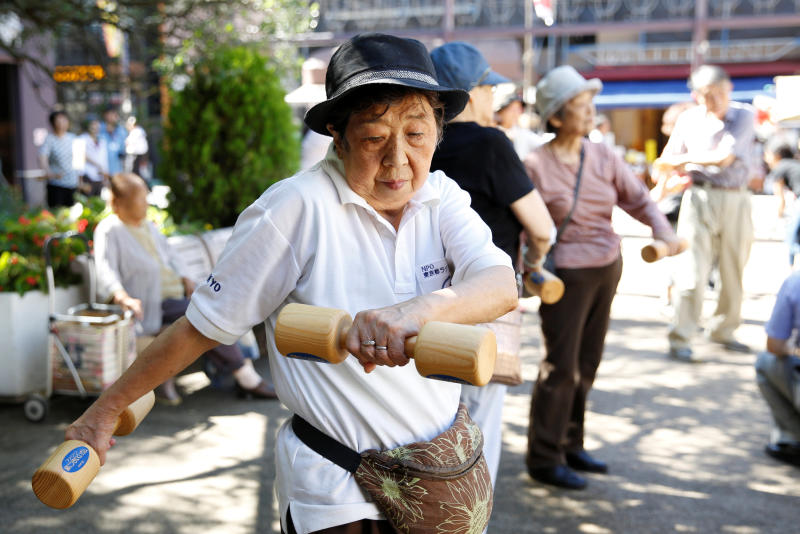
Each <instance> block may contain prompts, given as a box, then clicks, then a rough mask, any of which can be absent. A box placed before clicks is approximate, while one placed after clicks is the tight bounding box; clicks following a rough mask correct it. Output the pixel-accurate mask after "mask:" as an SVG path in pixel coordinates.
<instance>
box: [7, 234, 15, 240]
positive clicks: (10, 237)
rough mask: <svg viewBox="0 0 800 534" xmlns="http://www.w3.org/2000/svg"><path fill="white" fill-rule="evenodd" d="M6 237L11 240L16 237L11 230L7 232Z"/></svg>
mask: <svg viewBox="0 0 800 534" xmlns="http://www.w3.org/2000/svg"><path fill="white" fill-rule="evenodd" d="M6 239H8V240H9V241H11V240H12V239H14V234H12V233H11V232H8V233H7V234H6Z"/></svg>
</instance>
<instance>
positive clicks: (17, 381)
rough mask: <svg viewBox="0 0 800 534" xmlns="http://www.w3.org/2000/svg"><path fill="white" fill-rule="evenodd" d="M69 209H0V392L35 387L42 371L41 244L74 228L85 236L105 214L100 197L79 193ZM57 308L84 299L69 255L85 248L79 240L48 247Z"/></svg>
mask: <svg viewBox="0 0 800 534" xmlns="http://www.w3.org/2000/svg"><path fill="white" fill-rule="evenodd" d="M82 200H83V203H78V204H76V205H75V206H73V208H71V209H61V210H59V211H57V212H55V213H54V212H51V211H49V210H34V211H23V208H21V207H19V208H17V209H7V210H3V211H2V212H0V339H2V340H3V345H4V347H3V350H2V351H0V363H2V365H3V369H4V372H3V373H2V374H0V396H3V397H17V396H20V395H24V394H26V393H29V392H30V391H31V390H33V389H37V388H41V387H42V384H44V381H45V377H46V374H45V373H46V371H47V370H46V367H45V361H46V359H45V356H46V354H47V337H48V332H47V324H48V313H49V302H48V298H50V296H49V295H48V294H47V279H46V275H45V260H44V254H43V249H42V247H43V245H44V242H45V240H46V239H47V237H48V236H50V235H52V234H54V233H59V232H66V231H69V230H74V231H78V232H82V233H85V234H87V237H89V238H90V239H91V235H92V232H93V230H94V227H95V226H96V225H97V222H98V221H99V220H100V219H101V218H102V217H103V216H105V204H104V202H103V201H102V200H100V199H89V200H87V199H82ZM51 252H52V255H51V259H52V265H53V271H54V281H55V284H56V289H55V294H54V295H53V296H52V297H53V299H54V302H55V309H56V311H57V312H64V311H66V309H67V308H68V307H70V306H73V305H76V304H79V303H80V302H82V301H84V300H85V299H86V296H85V295H84V294H83V293H82V291H81V286H80V283H81V275H80V274H79V271H76V270H74V269H73V262H74V260H75V259H76V258H77V257H78V256H79V255H81V254H83V253H84V252H85V245H84V243H83V241H82V240H78V239H72V240H67V241H62V242H56V243H54V244H53V247H52V249H51Z"/></svg>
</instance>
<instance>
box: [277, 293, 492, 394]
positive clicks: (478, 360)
mask: <svg viewBox="0 0 800 534" xmlns="http://www.w3.org/2000/svg"><path fill="white" fill-rule="evenodd" d="M351 324H352V319H351V318H350V316H349V315H348V314H347V312H344V311H343V310H336V309H333V308H321V307H318V306H308V305H305V304H296V303H292V304H287V305H286V306H285V307H284V308H283V310H281V312H280V314H278V320H277V322H276V325H275V343H276V345H277V347H278V351H279V352H280V353H281V354H283V355H285V356H288V357H292V358H301V359H307V360H313V361H324V362H327V363H340V362H342V361H344V359H345V358H347V356H348V354H349V353H348V352H347V349H346V348H345V347H344V342H345V339H346V337H347V333H348V331H349V329H350V325H351ZM404 352H405V354H406V356H408V357H409V358H414V360H415V363H416V366H417V370H418V371H419V372H420V374H421V375H423V376H425V377H428V378H436V379H439V380H449V381H455V382H462V383H467V384H473V385H477V386H482V385H484V384H486V383H487V382H488V381H489V379H490V378H491V374H492V371H493V369H494V361H495V358H496V356H497V342H496V339H495V337H494V333H492V332H491V331H490V330H489V329H488V328H482V327H477V326H471V325H457V324H451V323H443V322H437V321H431V322H429V323H427V324H425V326H423V327H422V329H421V330H420V332H419V334H418V335H417V336H414V337H409V338H407V339H406V341H405V347H404ZM487 369H488V371H487ZM487 375H488V376H487Z"/></svg>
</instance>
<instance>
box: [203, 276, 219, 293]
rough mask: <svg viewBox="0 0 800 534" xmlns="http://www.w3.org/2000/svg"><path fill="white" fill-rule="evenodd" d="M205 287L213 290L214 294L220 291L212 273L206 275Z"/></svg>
mask: <svg viewBox="0 0 800 534" xmlns="http://www.w3.org/2000/svg"><path fill="white" fill-rule="evenodd" d="M206 285H208V287H210V288H211V289H213V290H214V293H219V291H220V290H221V289H222V286H221V285H220V284H219V282H217V280H216V279H215V278H214V273H211V274H210V275H208V278H206Z"/></svg>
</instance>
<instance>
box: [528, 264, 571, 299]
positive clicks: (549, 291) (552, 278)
mask: <svg viewBox="0 0 800 534" xmlns="http://www.w3.org/2000/svg"><path fill="white" fill-rule="evenodd" d="M523 283H524V284H525V290H526V291H527V292H528V293H530V294H531V295H533V296H535V297H539V298H540V299H542V302H543V303H545V304H555V303H556V302H558V301H559V300H561V297H563V296H564V282H562V281H561V279H560V278H559V277H557V276H556V275H554V274H553V273H551V272H550V271H546V270H544V269H540V270H536V271H531V272H529V273H525V278H524V280H523Z"/></svg>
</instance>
